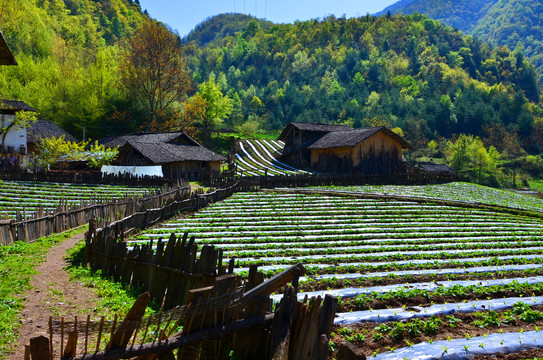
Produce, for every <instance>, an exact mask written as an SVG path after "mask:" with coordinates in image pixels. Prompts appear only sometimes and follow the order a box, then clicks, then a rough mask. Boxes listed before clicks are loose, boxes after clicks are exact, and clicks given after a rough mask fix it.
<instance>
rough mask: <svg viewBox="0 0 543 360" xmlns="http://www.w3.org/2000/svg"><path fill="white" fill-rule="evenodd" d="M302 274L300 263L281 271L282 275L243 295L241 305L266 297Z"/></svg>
mask: <svg viewBox="0 0 543 360" xmlns="http://www.w3.org/2000/svg"><path fill="white" fill-rule="evenodd" d="M304 274H305V268H304V266H303V265H302V264H301V263H300V264H296V265H294V266H292V267H290V268H289V269H287V270H285V271H283V272H282V273H280V274H277V275H275V276H274V277H272V278H271V279H270V280H268V281H266V282H264V283H262V284H260V285H258V286H257V287H255V288H253V289H251V290H249V291H248V292H246V293H245V294H243V297H242V298H241V300H240V301H241V303H242V304H246V303H247V302H249V301H250V300H251V299H253V298H258V297H262V296H268V295H270V294H272V293H274V292H275V291H277V290H278V289H280V288H281V287H283V286H284V285H285V284H287V283H289V282H292V281H293V280H294V279H295V277H296V276H297V275H298V276H299V275H304Z"/></svg>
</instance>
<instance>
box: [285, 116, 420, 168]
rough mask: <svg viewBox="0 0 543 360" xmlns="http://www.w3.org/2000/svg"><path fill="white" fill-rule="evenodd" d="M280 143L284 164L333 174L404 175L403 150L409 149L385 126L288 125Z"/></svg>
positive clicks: (403, 141)
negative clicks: (286, 162) (288, 163)
mask: <svg viewBox="0 0 543 360" xmlns="http://www.w3.org/2000/svg"><path fill="white" fill-rule="evenodd" d="M279 140H282V141H284V142H285V147H284V149H283V154H282V159H284V160H285V161H289V162H291V163H293V164H294V165H296V166H299V167H303V168H309V169H312V170H316V171H321V172H332V173H347V172H348V173H363V174H395V173H403V172H405V166H404V165H405V163H404V161H403V157H402V150H403V149H410V148H411V146H410V145H409V143H408V142H407V141H405V140H404V139H403V138H402V137H401V136H399V135H398V134H396V133H395V132H393V131H392V130H390V129H388V128H386V127H384V126H381V127H375V128H367V129H352V128H350V127H349V126H345V125H324V124H302V123H290V124H288V125H287V127H286V128H285V129H284V130H283V132H282V133H281V135H280V137H279Z"/></svg>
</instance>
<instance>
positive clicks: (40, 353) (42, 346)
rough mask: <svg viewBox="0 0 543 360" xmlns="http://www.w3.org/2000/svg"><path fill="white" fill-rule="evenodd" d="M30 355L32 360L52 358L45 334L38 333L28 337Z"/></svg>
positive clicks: (48, 359) (49, 359)
mask: <svg viewBox="0 0 543 360" xmlns="http://www.w3.org/2000/svg"><path fill="white" fill-rule="evenodd" d="M30 357H31V359H32V360H52V358H51V351H50V349H49V339H48V338H47V336H45V335H39V336H36V337H33V338H31V339H30Z"/></svg>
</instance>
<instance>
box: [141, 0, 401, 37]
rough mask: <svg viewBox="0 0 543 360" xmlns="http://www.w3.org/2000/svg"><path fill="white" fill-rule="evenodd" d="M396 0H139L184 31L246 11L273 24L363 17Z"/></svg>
mask: <svg viewBox="0 0 543 360" xmlns="http://www.w3.org/2000/svg"><path fill="white" fill-rule="evenodd" d="M396 1H397V0H196V1H194V0H190V1H188V0H140V3H141V7H142V8H143V9H147V11H149V14H150V15H151V16H152V17H153V18H155V19H157V20H160V21H162V22H165V23H166V24H168V25H170V26H171V27H172V28H174V29H176V30H177V31H179V34H180V35H181V36H184V35H186V34H188V33H189V32H190V31H191V30H192V29H194V27H195V26H196V25H197V24H199V23H201V22H202V21H204V20H205V19H206V18H208V17H210V16H213V15H217V14H222V13H228V12H239V13H245V14H250V15H253V16H256V17H258V18H266V19H268V20H270V21H273V22H276V23H287V22H293V21H295V20H308V19H313V18H322V17H323V16H326V15H330V14H334V15H336V16H337V17H340V16H342V15H343V14H345V15H347V17H353V16H356V17H358V16H364V15H366V13H370V14H372V13H375V12H378V11H381V10H383V9H384V8H385V7H387V6H388V5H390V4H393V3H395V2H396Z"/></svg>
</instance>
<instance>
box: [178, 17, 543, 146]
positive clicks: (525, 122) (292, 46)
mask: <svg viewBox="0 0 543 360" xmlns="http://www.w3.org/2000/svg"><path fill="white" fill-rule="evenodd" d="M209 21H210V22H212V21H213V19H211V20H209ZM224 21H225V18H224V17H223V18H221V22H224ZM200 36H201V35H200ZM189 38H190V35H189ZM185 53H186V56H187V62H188V64H189V67H190V68H191V70H192V73H193V77H194V79H195V82H196V83H200V82H202V81H205V80H207V79H209V78H210V77H213V78H215V79H216V82H217V83H218V84H219V85H220V87H221V88H222V89H223V91H225V92H227V93H228V95H229V97H230V98H232V99H233V103H234V109H235V111H234V116H231V117H230V118H229V119H228V120H227V125H228V126H231V127H234V126H235V125H236V124H239V123H242V122H245V121H247V120H248V119H253V120H255V119H257V120H258V121H259V122H260V124H261V126H262V127H264V128H266V129H281V128H283V126H284V125H285V124H286V123H288V122H289V121H301V122H327V123H334V124H339V123H341V124H349V125H353V126H355V127H360V126H371V125H378V124H385V125H388V126H391V127H400V128H401V129H403V131H404V133H405V135H406V136H407V138H408V139H409V140H410V141H411V142H412V143H413V145H414V146H415V147H417V146H426V143H427V142H428V140H429V139H433V138H436V137H446V138H450V137H451V136H453V134H460V133H470V134H474V135H481V136H484V135H485V134H487V133H489V132H493V131H494V132H495V131H496V130H497V129H499V130H500V131H505V133H506V134H510V135H511V138H514V135H515V134H518V135H519V136H520V137H521V138H522V140H523V141H524V145H525V147H526V148H530V149H531V150H532V151H541V150H542V149H540V148H539V144H541V141H540V140H541V139H535V138H534V137H536V136H541V132H542V129H541V126H542V125H543V124H542V122H541V119H540V118H539V116H540V115H541V110H540V108H539V107H538V106H537V105H536V103H538V101H539V92H538V87H537V75H536V72H535V70H534V68H533V66H532V65H531V64H530V63H528V61H527V60H526V59H525V58H524V57H523V56H522V54H521V53H520V52H518V51H517V52H512V51H510V50H508V49H507V48H492V47H491V46H489V45H488V44H486V43H483V42H481V41H479V40H477V39H475V38H473V37H469V36H465V35H463V34H462V33H460V32H458V31H455V30H453V29H452V28H451V27H445V26H443V25H441V24H440V23H439V22H437V21H434V20H430V19H428V18H426V17H425V16H423V15H412V16H391V17H386V16H385V17H372V16H366V17H362V18H358V19H356V18H351V19H345V18H339V19H338V18H335V17H329V18H326V19H323V20H322V21H317V20H311V21H305V22H296V23H294V24H284V25H274V26H272V27H271V28H269V29H263V28H261V27H260V26H259V24H258V23H257V22H256V21H255V22H251V23H249V24H248V25H247V26H246V28H245V29H244V30H243V31H239V32H237V33H236V34H235V35H230V36H226V37H224V38H217V39H216V40H215V41H213V42H211V43H209V44H207V45H206V46H203V47H202V46H199V44H198V43H196V42H188V43H187V44H186V45H185ZM534 121H535V125H534ZM502 135H503V132H502ZM495 138H501V137H500V136H498V137H495ZM497 145H498V146H499V144H497ZM499 150H500V151H501V149H499Z"/></svg>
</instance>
